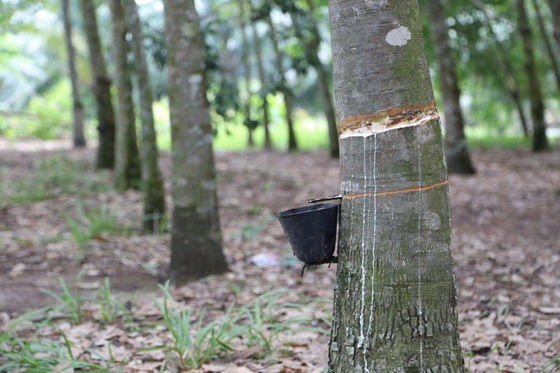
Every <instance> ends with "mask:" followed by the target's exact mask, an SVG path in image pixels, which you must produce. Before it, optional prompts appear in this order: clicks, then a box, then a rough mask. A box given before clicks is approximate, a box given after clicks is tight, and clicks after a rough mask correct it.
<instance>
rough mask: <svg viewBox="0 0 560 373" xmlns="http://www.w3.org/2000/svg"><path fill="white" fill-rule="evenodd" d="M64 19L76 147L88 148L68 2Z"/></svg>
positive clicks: (63, 4) (63, 12) (64, 6)
mask: <svg viewBox="0 0 560 373" xmlns="http://www.w3.org/2000/svg"><path fill="white" fill-rule="evenodd" d="M62 19H63V23H64V40H65V42H66V53H67V54H68V70H69V72H70V83H71V84H72V103H73V104H72V109H73V111H72V113H73V139H74V146H75V147H84V146H86V137H85V135H84V107H83V105H82V101H81V100H80V87H79V84H78V72H77V70H76V51H75V50H74V43H73V41H72V22H71V20H70V4H69V2H68V0H62Z"/></svg>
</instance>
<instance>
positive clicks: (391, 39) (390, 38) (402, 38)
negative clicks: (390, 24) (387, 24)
mask: <svg viewBox="0 0 560 373" xmlns="http://www.w3.org/2000/svg"><path fill="white" fill-rule="evenodd" d="M411 37H412V34H411V33H410V31H409V30H408V27H405V26H399V27H397V28H396V29H393V30H391V31H389V33H388V34H387V35H386V36H385V41H386V42H387V43H388V44H389V45H393V46H395V47H402V46H404V45H406V43H408V41H409V40H410V38H411Z"/></svg>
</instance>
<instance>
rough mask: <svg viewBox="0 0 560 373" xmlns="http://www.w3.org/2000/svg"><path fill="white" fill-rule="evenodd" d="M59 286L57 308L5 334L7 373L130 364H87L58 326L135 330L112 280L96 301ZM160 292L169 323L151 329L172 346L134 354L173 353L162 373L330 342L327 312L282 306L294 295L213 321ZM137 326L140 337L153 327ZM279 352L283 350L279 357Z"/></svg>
mask: <svg viewBox="0 0 560 373" xmlns="http://www.w3.org/2000/svg"><path fill="white" fill-rule="evenodd" d="M60 286H61V290H60V291H59V292H58V293H57V292H53V291H45V292H46V293H47V294H50V295H51V296H52V297H53V299H55V301H56V304H54V305H52V306H48V307H44V308H42V309H38V310H35V311H30V312H28V313H26V314H24V315H22V316H20V317H18V318H16V319H14V320H13V321H12V322H11V323H10V324H9V325H8V326H6V327H5V328H4V330H3V331H0V371H14V370H15V371H22V370H23V371H26V372H50V371H73V369H74V371H77V370H85V371H88V372H115V371H119V369H120V368H122V367H123V365H124V364H125V363H126V362H125V361H119V360H118V359H116V358H115V357H114V356H112V354H110V357H109V359H105V358H103V357H102V356H101V355H100V354H99V353H98V352H97V351H95V350H94V349H88V350H87V351H88V353H89V355H90V356H91V357H94V356H95V357H97V359H94V360H91V359H88V360H87V361H86V360H85V359H87V357H84V356H76V355H74V353H73V351H72V347H73V345H74V343H75V342H76V341H72V340H70V339H69V338H68V337H67V336H66V335H65V334H64V332H63V331H62V330H60V329H59V328H58V326H57V325H58V323H60V322H62V323H66V322H70V323H72V324H79V323H83V322H84V321H86V318H87V319H88V321H89V319H90V318H92V317H93V318H94V319H95V320H98V321H99V322H102V323H114V324H115V325H122V324H123V322H124V323H127V318H128V323H133V321H132V320H134V319H135V316H134V314H133V313H132V312H133V311H128V310H126V309H125V308H126V307H125V306H124V305H123V304H122V303H119V301H118V300H117V299H116V298H115V296H114V295H113V294H111V285H110V282H109V280H108V279H106V280H105V282H104V284H103V286H101V287H100V289H99V290H98V292H97V293H96V294H94V295H92V296H89V297H88V296H85V297H81V296H80V295H79V294H78V293H77V291H73V290H71V289H70V287H69V286H68V284H67V283H66V282H65V281H64V280H62V279H61V280H60ZM160 288H161V291H162V294H163V297H162V299H161V300H157V301H156V303H157V305H158V306H159V309H160V312H161V318H162V321H161V322H156V323H153V322H151V323H150V325H149V327H150V328H151V329H152V328H153V327H154V326H155V325H162V326H163V327H164V328H165V329H164V330H165V332H166V333H167V335H168V337H167V338H165V339H166V340H167V341H168V342H166V344H163V345H149V344H148V345H146V347H145V348H140V349H138V350H135V353H141V352H145V351H152V350H162V351H164V352H166V353H167V355H166V358H165V360H164V362H163V363H164V367H163V369H167V368H171V369H176V368H177V367H181V368H182V369H193V368H199V367H201V366H202V365H203V364H205V363H208V362H209V361H211V360H212V359H213V358H215V357H217V356H221V355H223V354H224V353H229V352H233V351H235V350H238V349H240V348H247V347H258V349H256V350H255V354H254V355H253V356H252V357H253V358H257V359H260V358H266V359H267V361H268V360H269V359H273V360H274V359H276V358H277V356H276V355H275V354H274V353H273V352H274V351H276V353H280V354H281V353H282V350H281V346H278V344H277V342H278V340H279V337H280V335H281V334H283V335H287V334H290V333H292V332H294V331H298V330H314V331H316V332H320V333H323V334H324V333H326V332H327V330H326V329H325V326H326V327H327V329H328V325H330V321H329V320H330V317H329V315H328V311H326V312H325V310H322V309H321V308H319V307H321V302H320V301H318V300H317V299H315V300H313V301H312V302H308V301H307V300H301V301H302V303H301V304H300V303H299V301H298V303H288V302H286V301H285V300H283V299H284V297H285V296H286V295H288V294H290V293H291V291H290V290H288V289H277V290H273V291H270V292H268V293H265V294H263V295H261V296H259V297H257V298H255V299H253V300H252V301H251V302H249V303H247V304H244V305H238V304H236V303H233V304H231V305H230V306H229V308H228V309H227V311H226V312H225V314H223V315H222V316H220V317H217V318H210V317H207V315H208V314H209V313H206V312H205V311H202V312H200V313H195V312H193V310H192V309H190V308H189V307H188V306H185V305H184V304H180V303H178V302H176V301H175V299H174V298H173V296H172V295H171V292H170V289H169V283H166V284H165V285H163V286H160ZM92 304H96V305H97V306H98V307H97V308H95V310H96V311H95V314H93V315H92V314H89V313H86V312H85V311H84V310H91V305H92ZM287 309H300V310H302V312H301V313H300V316H298V317H286V312H287V313H288V314H289V313H290V312H289V311H287ZM321 315H323V316H321ZM325 318H326V319H325ZM324 319H325V320H326V321H325V320H324ZM317 323H319V324H317ZM135 325H136V327H135V330H136V331H137V332H139V333H142V330H144V329H143V328H145V327H146V326H148V325H147V324H146V325H144V326H143V327H141V325H142V324H135ZM45 328H54V329H55V330H58V333H51V334H50V335H49V337H46V336H45V335H43V334H41V330H44V329H45ZM151 329H150V330H149V331H148V333H149V334H150V335H152V333H153V331H152V330H151ZM275 343H276V344H275ZM288 344H289V343H288ZM276 347H277V348H278V350H274V351H273V348H276ZM259 351H260V352H259ZM86 355H87V354H86ZM275 356H276V357H275Z"/></svg>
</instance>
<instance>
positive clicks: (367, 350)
mask: <svg viewBox="0 0 560 373" xmlns="http://www.w3.org/2000/svg"><path fill="white" fill-rule="evenodd" d="M329 11H330V20H331V28H332V48H333V67H334V86H335V96H336V103H337V106H336V108H337V115H338V119H339V131H340V164H341V170H340V175H341V176H340V178H341V193H342V207H341V222H340V227H341V231H340V238H339V240H340V241H339V246H338V247H339V249H338V258H339V259H338V268H337V286H336V288H335V301H334V303H335V304H334V320H333V329H332V333H331V342H330V350H329V351H330V357H329V371H330V372H336V373H338V372H464V371H465V369H464V366H463V357H462V353H461V347H460V344H459V335H458V331H457V324H458V320H457V308H456V307H457V291H456V288H455V276H454V271H453V256H452V250H451V220H450V207H449V193H448V186H447V171H446V167H445V159H444V151H443V140H442V134H441V128H440V123H439V119H438V118H439V116H438V114H437V111H436V109H435V104H434V97H433V91H432V86H431V81H430V76H429V73H428V67H427V62H426V58H425V55H424V49H423V48H424V43H423V39H422V29H421V27H420V23H419V19H418V4H417V2H416V1H406V2H404V1H388V2H382V1H379V2H378V1H362V0H331V1H330V3H329Z"/></svg>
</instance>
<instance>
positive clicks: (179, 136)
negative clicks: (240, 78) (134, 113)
mask: <svg viewBox="0 0 560 373" xmlns="http://www.w3.org/2000/svg"><path fill="white" fill-rule="evenodd" d="M165 30H166V31H165V42H166V45H167V51H168V60H167V61H168V62H167V64H168V65H167V66H168V74H169V75H168V92H169V107H170V114H171V131H172V168H173V183H172V185H173V190H172V193H173V230H172V233H171V265H170V277H171V279H172V280H173V281H175V282H179V283H182V282H185V281H188V280H195V279H198V278H200V277H203V276H207V275H211V274H218V273H222V272H225V271H227V265H226V260H225V258H224V254H223V252H222V235H221V231H220V224H219V218H218V202H217V197H216V175H215V170H214V156H213V152H212V128H211V126H210V112H209V105H208V101H207V99H206V83H205V79H204V60H203V44H202V35H201V33H200V25H199V23H198V16H197V14H196V9H195V6H194V0H167V1H165Z"/></svg>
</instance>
